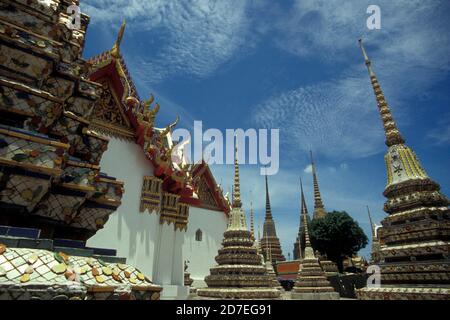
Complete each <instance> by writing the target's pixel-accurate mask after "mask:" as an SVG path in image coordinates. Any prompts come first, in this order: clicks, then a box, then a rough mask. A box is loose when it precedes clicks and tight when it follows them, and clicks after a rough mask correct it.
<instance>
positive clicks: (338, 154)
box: [254, 0, 450, 160]
mask: <svg viewBox="0 0 450 320" xmlns="http://www.w3.org/2000/svg"><path fill="white" fill-rule="evenodd" d="M369 2H370V1H361V0H353V1H346V2H345V3H343V2H342V1H339V2H338V1H324V0H320V1H315V0H314V1H313V0H302V1H296V2H295V5H294V8H292V10H291V13H290V15H289V16H288V18H286V19H284V20H283V21H279V22H278V24H277V25H276V26H277V28H278V29H279V31H280V34H281V36H280V37H279V40H278V45H279V46H280V47H281V48H283V49H284V50H287V51H289V52H291V53H293V54H296V55H299V56H301V57H302V58H306V59H309V58H312V57H314V58H319V59H322V60H323V62H324V64H325V65H324V66H321V68H323V67H328V66H330V67H331V66H332V65H333V64H334V65H336V64H337V65H341V67H344V68H345V70H346V71H345V72H343V73H342V74H339V75H336V77H335V78H334V79H332V80H328V81H325V82H319V83H317V84H314V85H307V86H300V87H298V88H297V89H294V90H291V91H287V92H283V93H281V94H275V95H274V96H272V97H271V98H269V99H268V100H267V101H265V102H264V103H261V104H260V105H257V106H255V108H254V110H255V111H254V121H255V122H256V123H257V124H258V125H262V126H265V127H270V128H282V130H281V137H282V139H283V141H282V143H284V146H285V147H286V149H287V150H292V149H294V148H295V150H296V151H298V149H300V150H301V151H307V150H309V149H311V148H313V149H315V150H317V151H318V152H319V153H322V154H324V155H326V156H328V157H333V158H334V159H337V160H339V159H348V158H360V157H365V156H369V155H372V154H375V153H377V152H379V151H380V150H383V148H384V146H383V140H384V138H383V132H382V126H381V123H380V119H379V115H378V114H377V113H378V111H377V107H376V103H375V97H374V95H373V92H372V90H371V88H370V82H369V77H368V75H367V71H366V70H364V68H365V67H364V63H363V59H362V56H361V53H360V50H359V48H358V46H357V39H358V38H359V37H360V36H361V35H364V34H365V37H364V38H367V39H368V41H366V46H367V47H368V49H369V55H370V56H371V58H372V60H373V65H374V68H375V72H376V73H377V75H378V77H379V80H380V82H381V86H382V89H383V90H384V92H385V95H386V98H387V100H388V102H389V103H390V105H391V108H392V109H393V113H394V118H395V119H396V120H397V121H398V120H400V121H398V122H399V127H400V130H402V128H405V127H407V125H408V122H409V116H408V113H410V114H413V110H411V108H410V106H406V105H404V104H402V103H401V101H404V100H405V99H407V98H411V97H413V96H414V94H420V92H425V91H426V90H427V88H429V87H430V86H431V85H433V84H434V83H436V82H437V81H439V80H441V79H442V78H443V77H444V76H445V74H446V73H447V72H448V70H449V69H450V67H449V65H450V55H449V52H450V40H449V38H448V31H447V29H446V25H445V23H443V22H442V21H446V20H445V17H444V14H443V12H442V8H441V6H440V5H441V4H442V3H444V2H443V1H435V2H415V1H403V0H402V1H395V3H394V2H393V1H380V2H379V5H380V7H381V11H382V29H381V31H377V32H373V31H372V32H368V31H367V28H366V26H365V22H366V18H367V16H368V15H367V14H366V8H367V6H368V4H369ZM349 58H350V59H349ZM351 59H353V61H354V62H353V63H350V64H349V61H352V60H351ZM407 107H408V108H409V109H406V108H407ZM284 128H285V129H284ZM283 129H284V130H283ZM444 137H445V135H444Z"/></svg>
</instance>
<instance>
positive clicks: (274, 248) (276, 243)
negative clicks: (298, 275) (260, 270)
mask: <svg viewBox="0 0 450 320" xmlns="http://www.w3.org/2000/svg"><path fill="white" fill-rule="evenodd" d="M265 178H266V215H265V217H264V226H263V237H262V239H261V242H260V245H261V249H262V253H263V255H264V260H267V259H268V257H267V252H269V251H268V250H269V248H270V252H271V258H272V263H275V262H277V261H285V260H286V258H285V257H284V255H283V252H282V251H281V245H280V239H278V236H277V231H276V228H275V221H274V220H273V216H272V209H271V208H270V198H269V183H268V181H267V175H266V176H265Z"/></svg>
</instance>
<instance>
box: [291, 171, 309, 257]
mask: <svg viewBox="0 0 450 320" xmlns="http://www.w3.org/2000/svg"><path fill="white" fill-rule="evenodd" d="M300 194H301V200H300V225H299V228H298V235H297V239H296V241H295V243H294V252H293V257H294V260H300V259H302V257H303V252H304V251H305V224H304V222H303V216H306V219H307V222H309V221H308V219H309V214H308V208H307V207H306V201H305V195H304V193H303V184H302V179H301V178H300Z"/></svg>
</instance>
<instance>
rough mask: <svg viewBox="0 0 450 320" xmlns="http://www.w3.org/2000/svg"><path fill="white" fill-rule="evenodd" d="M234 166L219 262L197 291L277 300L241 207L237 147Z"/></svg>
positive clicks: (210, 295)
mask: <svg viewBox="0 0 450 320" xmlns="http://www.w3.org/2000/svg"><path fill="white" fill-rule="evenodd" d="M234 168H235V169H234V189H233V204H232V210H231V212H230V218H229V222H228V227H227V230H226V231H225V233H224V234H223V235H224V239H223V241H222V245H223V247H222V248H221V249H219V253H218V255H217V256H216V262H217V263H218V265H216V266H214V267H212V268H211V269H210V275H208V276H206V277H205V282H206V284H207V285H208V287H207V288H202V289H199V290H198V291H197V294H198V295H199V296H200V297H207V298H215V299H276V298H278V297H279V296H280V291H279V290H277V289H276V288H274V287H273V282H272V278H271V277H270V276H269V275H268V274H267V272H266V267H265V266H264V265H263V261H262V259H261V256H260V255H259V254H258V253H257V248H256V247H255V246H254V240H253V237H252V234H251V232H250V231H249V230H248V229H247V223H246V221H245V214H244V211H243V210H242V203H241V195H240V184H239V165H238V160H237V146H236V155H235V165H234Z"/></svg>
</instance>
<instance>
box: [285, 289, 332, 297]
mask: <svg viewBox="0 0 450 320" xmlns="http://www.w3.org/2000/svg"><path fill="white" fill-rule="evenodd" d="M314 290H315V291H314V292H311V291H310V292H308V291H304V292H302V291H292V293H291V299H292V300H339V298H340V297H339V293H337V292H334V291H323V292H321V291H317V290H316V288H315V289H314Z"/></svg>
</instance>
